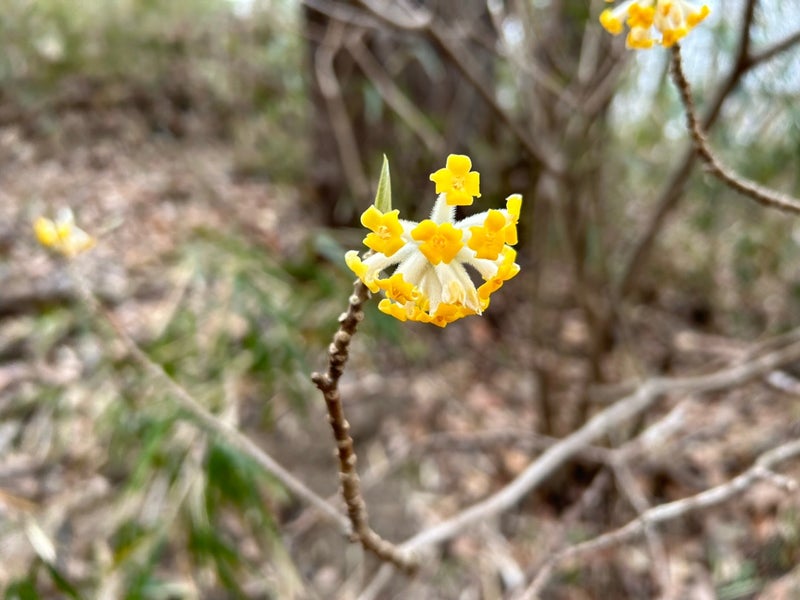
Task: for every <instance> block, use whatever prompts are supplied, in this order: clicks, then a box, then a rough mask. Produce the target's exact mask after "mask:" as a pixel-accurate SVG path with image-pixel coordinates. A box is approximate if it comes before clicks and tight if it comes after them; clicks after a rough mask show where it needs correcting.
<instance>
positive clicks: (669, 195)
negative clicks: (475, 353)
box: [616, 0, 800, 297]
mask: <svg viewBox="0 0 800 600" xmlns="http://www.w3.org/2000/svg"><path fill="white" fill-rule="evenodd" d="M754 6H755V1H754V0H748V2H747V4H746V6H745V11H744V17H743V19H742V25H741V29H740V31H739V45H738V49H737V51H736V54H735V60H734V63H733V66H732V67H731V71H730V73H729V74H728V76H727V77H726V78H725V79H724V80H723V81H722V83H720V84H719V86H718V87H717V89H716V90H715V92H714V93H712V94H710V95H709V97H710V98H711V100H709V102H708V105H707V108H706V112H705V114H704V115H703V116H702V118H701V119H700V125H701V128H702V130H703V131H708V130H709V129H711V127H712V126H713V125H714V123H716V121H717V118H718V117H719V114H720V111H721V109H722V105H723V104H724V103H725V100H727V98H728V97H729V96H730V95H731V93H732V92H733V90H734V89H736V86H737V85H738V84H739V82H740V81H741V79H742V78H743V77H744V75H745V74H747V73H748V72H749V71H751V70H752V69H753V68H755V67H756V66H758V65H760V64H762V63H764V62H766V61H768V60H770V59H772V58H774V57H775V56H777V55H778V54H780V53H782V52H785V51H786V50H788V49H790V48H792V47H793V46H794V45H795V44H797V43H800V32H797V33H794V34H792V35H790V36H788V37H786V38H785V39H784V40H781V41H780V42H776V43H775V44H774V45H772V46H770V47H768V48H766V49H764V50H762V51H761V52H758V53H754V54H751V50H750V27H751V25H752V20H753V13H754ZM694 157H695V151H694V148H693V147H688V148H686V149H685V150H684V151H683V153H682V154H681V157H680V159H678V160H676V166H675V169H674V170H673V171H672V174H671V175H670V176H669V178H668V179H667V181H666V183H665V184H664V186H663V187H662V189H661V192H660V193H659V195H658V197H657V199H656V200H655V203H654V204H655V207H654V209H653V212H652V213H651V214H650V216H649V218H648V220H647V223H646V224H645V226H644V229H643V230H642V233H641V234H640V235H639V237H638V238H637V239H636V241H635V242H634V244H633V249H632V250H631V252H630V254H629V257H628V259H627V260H626V262H625V264H624V265H623V269H622V272H621V273H620V277H619V280H618V282H619V283H618V284H617V287H616V289H617V295H618V296H619V297H625V296H628V295H629V294H630V293H631V292H633V291H634V289H635V287H636V283H637V281H638V279H639V275H640V274H641V272H642V269H643V267H644V265H645V263H646V262H647V258H648V256H649V255H650V251H651V250H652V248H653V246H654V244H655V240H656V238H657V237H658V234H659V232H660V231H661V230H662V229H663V224H664V222H665V220H666V218H667V216H668V215H669V214H670V213H671V212H672V211H673V210H674V209H675V207H676V206H677V205H678V202H679V201H680V199H681V198H682V196H683V191H684V187H685V184H686V182H687V181H688V177H689V175H690V174H691V172H692V169H693V167H694Z"/></svg>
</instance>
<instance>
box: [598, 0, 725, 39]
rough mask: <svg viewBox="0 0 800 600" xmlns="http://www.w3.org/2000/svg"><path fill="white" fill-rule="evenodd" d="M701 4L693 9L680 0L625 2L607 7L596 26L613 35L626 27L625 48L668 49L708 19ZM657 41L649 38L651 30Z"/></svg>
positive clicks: (704, 6)
mask: <svg viewBox="0 0 800 600" xmlns="http://www.w3.org/2000/svg"><path fill="white" fill-rule="evenodd" d="M708 13H709V8H708V6H706V5H705V4H704V5H702V6H700V7H696V6H694V5H693V4H691V3H689V2H685V1H684V0H628V1H627V2H623V3H622V4H620V5H619V6H617V7H615V8H607V9H606V10H604V11H603V12H602V14H601V15H600V24H601V25H602V26H603V27H604V28H605V29H606V31H608V32H609V33H612V34H613V35H619V34H620V33H622V31H623V30H624V25H627V26H628V29H629V31H628V37H627V38H626V40H625V41H626V45H627V46H628V48H635V49H637V50H642V49H646V48H652V47H653V45H654V44H655V43H660V44H661V45H662V46H665V47H667V48H669V47H670V46H673V45H675V43H676V42H678V41H679V40H681V39H682V38H683V37H685V36H686V35H687V34H688V33H689V32H690V31H691V30H692V29H694V28H695V27H696V26H697V24H698V23H700V22H701V21H702V20H703V19H705V18H706V17H707V16H708ZM654 30H655V31H656V32H658V33H659V34H661V39H660V40H659V39H656V38H654V37H653V31H654Z"/></svg>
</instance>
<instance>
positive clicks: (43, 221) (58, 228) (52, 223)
mask: <svg viewBox="0 0 800 600" xmlns="http://www.w3.org/2000/svg"><path fill="white" fill-rule="evenodd" d="M33 231H34V233H35V234H36V239H38V240H39V243H40V244H41V245H42V246H45V247H46V248H50V249H51V250H54V251H55V252H57V253H59V254H61V255H63V256H66V257H67V258H72V257H73V256H75V255H77V254H80V253H81V252H84V251H85V250H88V249H89V248H91V247H93V246H94V245H95V239H94V238H93V237H92V236H90V235H89V234H88V233H86V232H85V231H84V230H83V229H81V228H79V227H78V226H77V225H75V216H74V215H73V214H72V211H71V210H70V209H68V208H66V209H62V210H60V211H59V212H58V215H57V216H56V218H55V220H52V219H48V218H46V217H39V218H38V219H36V221H34V223H33Z"/></svg>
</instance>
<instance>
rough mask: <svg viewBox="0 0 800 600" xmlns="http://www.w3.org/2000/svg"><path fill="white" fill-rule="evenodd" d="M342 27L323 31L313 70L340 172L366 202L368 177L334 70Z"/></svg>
mask: <svg viewBox="0 0 800 600" xmlns="http://www.w3.org/2000/svg"><path fill="white" fill-rule="evenodd" d="M345 28H346V25H345V24H343V23H341V22H339V21H333V22H332V23H331V25H330V27H329V28H328V29H327V31H326V32H325V39H323V40H322V43H321V44H320V46H319V49H318V50H317V53H316V56H315V57H314V67H315V69H316V77H317V83H318V85H319V89H320V92H321V93H322V97H323V98H324V99H325V104H326V105H327V107H328V113H329V116H330V122H331V127H332V129H333V134H334V137H335V139H336V144H337V146H338V148H339V157H340V159H341V162H342V169H343V171H344V174H345V177H346V178H347V183H348V185H349V186H350V191H351V192H352V193H353V195H354V196H355V197H356V198H360V199H366V198H367V195H368V193H369V184H368V183H367V176H366V175H365V174H364V169H363V165H362V162H361V158H360V153H359V151H358V142H357V140H356V137H355V134H354V133H353V128H352V126H351V124H350V118H349V117H348V116H347V107H346V106H345V102H344V98H343V96H342V90H341V86H340V85H339V80H338V79H337V77H336V71H335V69H334V68H333V61H334V59H335V58H336V54H337V52H339V50H340V49H341V48H342V45H343V42H344V36H345V33H346V31H345Z"/></svg>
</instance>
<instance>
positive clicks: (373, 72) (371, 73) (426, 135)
mask: <svg viewBox="0 0 800 600" xmlns="http://www.w3.org/2000/svg"><path fill="white" fill-rule="evenodd" d="M345 44H346V46H347V49H348V50H349V51H350V54H351V55H352V56H353V59H354V60H355V61H356V63H357V64H358V66H359V67H360V68H361V70H362V71H363V72H364V74H365V75H366V76H367V77H368V78H369V79H370V81H371V82H372V84H373V85H374V86H375V89H376V90H377V91H378V93H379V94H380V95H381V98H383V100H384V101H385V102H386V104H388V105H389V106H390V107H391V108H392V110H394V111H395V112H396V113H397V115H398V116H399V117H400V118H401V119H403V120H404V121H405V122H406V124H407V125H408V127H409V129H411V131H413V132H414V133H415V134H416V135H417V137H419V139H420V140H422V143H424V144H425V145H426V146H427V147H428V150H430V151H431V152H432V153H433V154H443V153H444V151H445V141H444V138H443V137H442V136H441V134H439V132H438V131H436V129H434V127H433V126H432V125H431V124H430V122H429V121H428V119H427V118H426V117H425V115H424V114H423V113H422V112H421V111H420V110H418V109H417V107H415V106H414V104H413V103H411V101H409V99H408V98H407V97H406V96H405V94H403V92H402V91H401V90H400V88H399V87H398V86H397V85H395V83H394V81H392V78H391V77H390V76H389V74H388V73H386V71H385V70H384V68H383V66H382V65H381V64H380V63H379V62H378V60H377V59H376V58H375V57H374V56H373V55H372V53H371V52H370V51H369V49H368V48H367V47H366V46H365V45H364V42H363V39H362V36H361V35H360V34H356V35H353V36H350V37H349V39H348V40H347V41H346V43H345Z"/></svg>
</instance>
